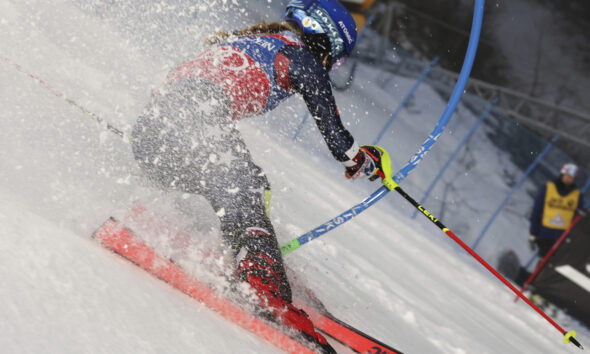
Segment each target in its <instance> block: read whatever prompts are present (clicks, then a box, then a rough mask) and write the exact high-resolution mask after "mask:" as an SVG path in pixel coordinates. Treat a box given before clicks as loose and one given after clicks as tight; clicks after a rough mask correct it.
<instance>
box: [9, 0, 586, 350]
mask: <svg viewBox="0 0 590 354" xmlns="http://www.w3.org/2000/svg"><path fill="white" fill-rule="evenodd" d="M171 3H173V2H171ZM181 3H182V2H181ZM223 6H226V5H225V2H224V3H223ZM208 9H210V8H208ZM0 14H1V15H0V30H1V31H2V33H3V43H7V44H9V45H7V46H3V48H2V50H1V52H0V54H1V55H2V56H3V57H5V58H9V59H10V60H12V62H13V63H16V64H19V65H22V69H23V70H26V71H28V72H30V73H31V74H34V75H36V76H38V77H40V78H42V79H43V80H44V81H45V82H46V83H48V84H50V85H51V86H52V87H54V88H55V89H56V90H57V91H59V92H62V93H64V94H65V95H66V96H68V97H70V98H72V99H73V100H74V101H75V102H76V103H77V104H79V105H81V106H83V107H85V108H87V109H88V110H90V111H92V112H94V113H96V114H98V115H99V116H101V117H104V118H107V120H108V121H109V122H110V123H113V124H114V125H116V126H119V127H121V128H124V129H128V128H129V127H130V125H131V124H132V123H133V120H134V117H135V116H137V115H138V114H139V113H140V112H141V109H142V107H143V104H144V103H145V102H146V101H147V98H148V96H149V92H150V90H151V89H152V88H155V87H158V85H159V84H160V83H161V82H162V80H163V78H164V76H165V74H166V72H167V70H169V69H170V67H171V66H173V65H174V62H173V60H171V57H170V54H169V53H158V52H156V51H154V50H153V49H154V48H152V51H149V48H150V47H149V46H147V45H146V44H145V43H136V42H134V38H127V37H126V34H125V33H121V32H118V31H119V30H118V29H117V27H116V26H114V24H113V23H109V21H107V20H101V19H100V18H99V17H97V16H93V15H91V14H89V13H88V12H83V11H81V10H80V9H79V8H77V7H76V6H74V5H73V4H72V3H71V2H69V1H63V0H62V1H56V2H54V3H53V4H52V5H51V6H49V5H47V4H44V3H43V2H41V1H36V0H28V1H19V2H16V1H1V2H0ZM251 15H252V16H254V14H251ZM163 29H165V28H163ZM153 40H154V41H155V43H157V38H155V39H153ZM187 42H189V41H188V40H187ZM183 48H188V46H187V47H183ZM357 75H358V76H359V77H361V78H362V79H360V80H357V82H356V83H355V85H354V86H353V88H352V89H351V90H350V91H347V92H344V93H338V94H337V100H338V102H339V106H340V109H341V112H342V115H343V120H344V121H345V124H347V126H349V128H350V129H351V131H352V132H353V134H354V135H355V136H356V137H357V138H358V139H359V141H361V143H362V142H365V141H372V139H373V137H374V136H375V133H376V132H377V131H378V130H379V129H380V128H381V127H382V125H383V124H384V122H385V120H386V119H387V118H389V113H388V112H392V111H393V110H394V109H395V107H396V105H397V103H399V100H401V97H403V95H404V93H405V92H406V91H407V89H408V88H409V87H410V86H411V85H412V84H413V82H412V81H411V80H408V79H403V78H392V80H391V81H392V83H391V84H389V85H391V86H386V87H385V88H384V89H381V88H379V87H377V86H375V85H372V84H371V81H372V80H377V77H378V75H379V73H378V72H375V71H374V70H371V69H369V68H360V71H359V73H358V74H357ZM0 80H1V81H2V82H4V83H8V84H5V85H3V86H2V88H1V90H2V91H1V95H0V108H2V109H1V110H0V199H1V200H2V201H3V203H1V204H0V235H1V237H2V239H1V241H0V277H1V278H2V280H3V281H2V283H1V285H0V296H1V298H2V303H3V304H2V306H0V347H1V348H2V351H3V352H7V353H16V352H19V353H45V352H59V353H80V352H87V353H103V352H104V353H163V352H169V353H189V352H191V353H193V352H249V353H273V352H276V349H275V348H274V347H272V346H270V345H269V344H267V343H264V342H262V341H260V340H259V339H258V338H257V337H255V336H254V335H252V334H250V333H248V332H246V331H244V330H242V329H241V328H239V327H237V326H235V325H233V324H231V323H228V322H227V321H225V320H224V319H222V318H221V317H220V316H218V315H217V314H215V313H212V312H210V311H209V310H207V309H206V308H205V307H203V306H202V305H200V304H198V303H196V302H194V301H193V300H191V299H190V298H189V297H187V296H185V295H183V294H180V293H179V292H177V291H175V290H173V289H172V288H171V287H169V286H168V285H166V284H164V283H162V282H160V281H158V280H156V279H154V278H152V277H151V276H149V275H147V274H146V273H144V272H143V271H140V270H138V269H137V268H136V267H134V266H132V265H130V264H128V263H127V262H125V261H123V260H122V259H120V258H118V257H117V256H115V255H113V254H111V253H109V252H106V251H105V250H104V249H103V248H102V247H101V246H99V245H98V244H97V243H96V242H94V241H92V240H91V239H90V238H89V236H90V235H91V233H92V232H93V231H94V230H95V229H96V228H97V227H98V226H99V225H100V224H101V223H102V222H103V221H104V220H105V219H106V218H107V217H108V216H110V215H116V216H120V215H124V214H125V213H126V211H127V210H128V209H129V207H130V206H131V205H132V204H133V202H134V201H136V200H140V201H143V202H145V203H146V204H148V205H151V206H153V207H154V208H155V209H156V210H158V211H160V212H162V213H163V214H166V213H169V215H164V216H165V217H169V218H170V219H172V220H174V221H175V222H178V225H181V226H182V227H186V229H188V230H193V231H195V230H196V234H198V235H201V236H202V237H203V238H205V239H206V242H207V243H211V244H214V243H215V237H216V235H217V224H216V219H215V215H214V213H213V211H212V210H211V208H210V207H208V205H207V204H206V203H205V202H204V201H203V200H202V199H200V198H198V197H197V198H194V197H189V198H186V197H183V196H181V195H179V194H178V193H165V192H162V191H158V190H155V189H153V188H152V187H150V185H149V184H148V183H146V181H145V180H144V179H143V178H142V177H141V174H140V172H139V170H138V168H137V166H136V165H135V163H134V161H133V159H132V157H131V152H130V148H129V146H128V145H126V144H125V143H123V142H121V141H120V139H118V138H117V137H116V136H114V135H112V134H108V133H105V131H104V130H103V129H102V128H101V127H100V126H98V125H97V124H96V122H94V121H92V120H91V119H89V117H88V116H86V115H85V114H83V113H81V112H80V111H79V110H77V109H76V108H75V107H73V106H72V105H71V104H69V103H68V102H67V101H65V100H64V99H62V98H60V97H57V96H56V95H55V94H53V93H51V92H50V91H49V90H48V89H47V88H45V87H43V86H42V85H40V84H39V82H37V81H35V80H33V79H32V78H31V77H29V76H27V75H26V74H24V73H23V72H20V71H18V70H16V69H15V67H14V65H12V64H9V63H6V62H2V61H0ZM392 95H393V97H394V98H393V99H392ZM396 100H397V102H396ZM415 103H416V107H418V108H419V110H420V111H419V112H417V113H416V114H413V115H412V114H409V113H405V115H404V116H401V117H399V118H398V120H397V121H396V122H395V123H394V126H393V131H392V138H390V139H389V140H387V141H385V142H384V143H383V145H384V146H385V147H386V148H387V149H389V150H390V154H391V155H392V158H393V160H394V161H393V163H394V169H395V168H398V167H401V166H402V165H403V164H404V163H405V162H406V161H407V159H408V158H409V156H410V155H411V154H412V153H413V152H414V151H415V150H416V148H417V147H418V146H419V144H420V143H421V142H422V141H423V140H424V138H425V133H424V131H425V130H424V129H418V128H419V127H428V128H427V129H426V130H430V127H431V126H432V125H433V124H434V123H435V121H436V119H438V118H437V117H438V116H439V115H440V113H441V112H442V110H443V109H444V105H445V104H446V102H443V101H441V100H440V98H439V96H438V95H436V94H435V93H434V91H433V90H432V89H430V88H429V87H427V86H423V87H421V88H420V89H419V91H418V94H417V97H416V100H415ZM303 110H304V107H303V105H302V102H301V100H299V99H291V100H289V101H287V102H286V103H285V104H283V106H281V107H280V108H279V109H277V110H276V111H275V112H273V113H272V114H269V115H267V116H265V117H263V118H260V119H251V120H248V121H244V122H240V129H241V131H242V132H243V134H244V137H245V139H246V141H247V143H248V146H249V147H250V149H251V151H252V153H253V156H254V158H255V160H256V161H257V162H258V163H259V164H260V165H261V166H262V167H263V168H264V169H265V171H266V172H267V174H268V176H269V179H270V182H271V184H272V185H273V200H272V218H273V222H274V224H275V226H276V229H277V232H278V234H279V236H278V237H279V241H280V242H284V241H287V240H289V239H291V238H293V237H295V236H298V235H300V234H302V233H303V232H306V231H308V230H309V229H311V228H313V227H315V226H317V225H319V224H321V223H323V222H325V221H327V220H328V219H329V218H331V217H333V216H335V215H337V214H339V213H341V212H342V211H344V210H345V209H347V208H349V207H350V206H352V205H354V204H356V203H358V202H359V201H360V200H362V199H363V198H364V197H366V196H367V195H368V194H369V193H370V192H372V191H373V190H375V189H376V188H377V187H378V184H376V183H369V182H366V181H359V182H356V183H353V182H350V181H346V180H345V179H344V178H343V176H342V174H343V172H342V168H341V166H339V165H338V163H337V162H335V161H334V160H333V159H331V157H330V156H329V155H328V152H327V149H326V147H325V146H324V144H323V142H322V141H321V137H320V136H319V134H318V133H317V131H316V130H315V127H313V124H312V123H311V122H308V124H307V125H306V126H305V127H304V129H303V130H302V133H301V135H300V138H299V140H298V141H296V142H295V141H292V140H291V139H290V137H291V136H292V134H293V133H294V131H295V129H296V127H297V125H298V123H299V121H300V119H302V117H303V112H304V111H303ZM465 116H470V113H469V111H468V110H465V109H464V108H461V107H460V108H459V113H458V114H456V115H455V116H454V117H453V119H461V117H465ZM474 118H475V117H472V119H474ZM467 129H468V127H467V128H466V127H461V126H457V127H456V128H455V134H456V136H455V135H453V134H452V133H449V132H446V133H445V134H444V135H443V136H442V137H441V138H440V140H439V142H438V143H437V144H436V145H435V146H434V148H433V149H434V150H433V152H432V153H431V154H432V155H434V156H445V155H444V153H445V152H446V153H447V155H448V153H450V151H452V150H453V149H454V147H455V146H456V143H457V141H458V140H459V139H460V138H461V137H462V136H463V135H462V134H461V130H464V131H466V130H467ZM463 133H464V132H463ZM481 134H484V133H481ZM485 148H487V149H489V150H490V151H489V155H490V159H489V161H488V163H489V165H490V167H489V170H490V171H493V170H494V167H495V166H496V165H502V166H504V164H507V162H506V159H505V158H503V157H502V154H498V153H495V152H494V151H493V148H492V147H491V146H487V147H484V150H485ZM429 157H430V158H429ZM429 157H427V158H426V159H425V161H424V162H422V163H421V165H420V166H418V168H417V170H416V171H415V172H414V174H413V175H411V176H410V177H409V178H408V179H407V180H406V181H404V183H403V186H404V188H405V189H407V190H408V192H410V194H411V195H415V197H416V198H418V197H419V196H420V195H421V194H416V193H418V192H421V191H422V190H421V189H420V188H419V186H422V185H424V184H427V183H429V182H430V180H431V178H432V177H433V176H434V174H436V172H437V171H438V168H440V161H439V160H438V159H437V158H432V156H429ZM511 168H512V167H511ZM485 178H486V180H485V182H486V184H494V185H500V184H502V183H503V181H502V179H501V177H500V176H497V175H495V174H493V173H491V174H487V175H486V176H485ZM465 179H466V184H465V187H466V188H477V187H478V186H479V188H480V187H481V183H477V181H474V180H473V179H476V176H467V177H465ZM468 180H470V181H468ZM480 182H481V181H480ZM483 189H485V188H483ZM390 194H391V195H389V196H387V197H386V198H384V200H383V201H381V202H379V203H378V204H377V205H376V206H374V207H372V208H371V209H369V210H367V211H366V212H365V213H363V214H362V215H360V216H358V217H356V218H355V219H354V220H353V221H350V222H348V223H347V224H346V225H343V226H341V227H339V228H338V229H336V230H335V231H332V232H330V234H328V235H325V236H324V237H322V238H320V239H319V240H316V241H314V242H311V243H310V244H309V245H306V246H304V247H303V248H302V249H301V250H298V251H296V252H295V253H293V254H291V255H288V256H286V257H285V261H286V263H287V264H288V266H289V267H290V268H292V269H293V270H294V271H295V272H296V273H297V274H298V275H299V276H300V277H301V279H303V281H304V282H305V283H306V284H307V285H308V286H309V287H311V288H312V289H313V290H314V291H315V292H316V293H317V295H318V296H319V298H320V299H321V300H322V301H323V302H324V303H325V304H326V305H327V306H328V309H329V310H330V311H331V312H333V313H334V314H335V315H336V316H338V317H340V318H341V319H343V320H345V321H347V322H349V323H350V324H352V325H354V326H356V327H358V328H359V329H361V330H363V331H365V332H366V333H369V334H371V335H372V336H374V337H376V338H378V339H380V340H382V341H384V342H386V343H389V344H391V345H393V346H394V347H396V348H399V349H400V350H402V351H404V352H406V353H453V354H459V353H567V352H577V349H576V348H574V347H573V346H571V345H569V346H564V345H563V344H562V343H561V335H560V334H559V333H558V332H557V331H556V330H555V329H554V328H553V327H552V326H551V325H550V324H548V323H547V322H545V320H543V319H542V318H541V317H540V316H538V315H537V314H536V313H535V312H534V311H533V310H531V309H530V308H528V306H527V305H526V304H524V303H523V302H522V301H521V302H519V303H518V304H514V303H513V302H512V299H513V294H512V293H511V292H510V291H509V290H508V289H506V288H505V287H504V286H503V285H502V284H501V283H500V282H498V281H497V280H496V279H494V278H493V277H491V275H489V274H488V273H487V272H486V271H485V270H483V269H482V268H481V266H480V265H479V264H477V263H476V262H475V261H474V260H472V259H471V258H470V257H469V256H467V255H465V254H464V252H463V251H462V250H460V249H458V246H457V245H455V244H454V243H453V242H452V241H451V240H450V239H448V238H447V236H446V235H444V234H442V233H441V232H440V230H438V229H436V228H435V227H433V226H431V225H429V224H428V223H427V222H425V221H423V220H421V219H416V220H412V219H410V218H409V217H408V215H410V213H411V210H412V209H411V208H408V206H407V205H406V204H407V203H405V201H403V200H402V199H401V198H400V197H399V196H398V195H397V194H395V193H390ZM498 198H500V197H498ZM482 203H484V202H482ZM485 203H486V205H487V204H488V203H489V206H488V208H489V209H493V207H495V205H497V203H495V202H494V201H493V200H492V201H490V200H487V201H485ZM179 208H180V209H182V208H185V212H181V213H179V212H178V209H179ZM191 213H192V214H191ZM188 215H191V216H188ZM192 215H194V217H193V216H192ZM497 223H500V221H497ZM522 225H523V223H522V222H521V221H520V222H519V223H517V224H514V223H513V224H510V225H507V226H502V227H506V228H508V230H510V229H512V230H513V229H514V228H515V227H522ZM449 226H450V227H451V228H452V227H453V226H452V225H449ZM179 227H180V226H179ZM557 320H558V322H559V323H560V324H561V325H562V326H564V327H567V329H568V330H569V329H576V330H578V333H579V337H578V338H579V340H580V341H581V342H582V343H583V344H585V343H588V342H589V341H588V338H590V336H589V335H588V334H589V333H588V331H587V330H586V329H584V328H583V327H581V326H580V325H579V324H577V323H576V322H575V321H573V320H571V319H570V318H567V317H563V316H562V317H560V318H558V319H557ZM570 327H571V328H570Z"/></svg>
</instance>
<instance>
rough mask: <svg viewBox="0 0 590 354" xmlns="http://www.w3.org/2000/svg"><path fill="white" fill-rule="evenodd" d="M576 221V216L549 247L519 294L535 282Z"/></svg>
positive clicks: (577, 217)
mask: <svg viewBox="0 0 590 354" xmlns="http://www.w3.org/2000/svg"><path fill="white" fill-rule="evenodd" d="M578 221H580V216H579V215H576V217H575V218H574V220H572V222H571V224H570V226H569V227H568V228H567V229H566V230H565V231H564V232H563V233H562V234H561V236H559V238H558V239H557V241H555V243H554V244H553V246H551V249H550V250H549V252H547V254H546V255H545V257H543V259H542V260H541V262H539V264H537V267H536V268H535V271H534V272H533V274H531V275H530V276H529V277H528V279H527V280H526V281H525V282H524V284H523V285H522V287H521V288H520V292H521V293H522V292H523V291H525V290H526V288H527V287H528V286H529V284H530V283H532V282H533V280H535V278H536V277H537V275H539V273H540V272H541V269H543V267H544V266H545V263H547V262H548V261H549V258H551V256H552V255H553V253H555V251H557V249H558V248H559V246H560V245H561V243H562V242H563V241H564V240H565V238H566V237H567V235H569V233H570V231H572V229H573V228H574V226H576V224H577V223H578ZM518 298H519V297H518V296H517V297H515V298H514V302H517V301H518Z"/></svg>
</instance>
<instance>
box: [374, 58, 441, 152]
mask: <svg viewBox="0 0 590 354" xmlns="http://www.w3.org/2000/svg"><path fill="white" fill-rule="evenodd" d="M436 63H438V57H436V58H434V60H432V62H431V63H430V65H428V67H427V68H426V70H424V72H422V75H420V77H419V78H418V80H416V83H415V84H414V86H413V87H412V88H411V89H410V91H409V92H408V93H407V94H406V96H405V97H404V99H403V100H402V102H401V103H400V104H399V106H398V107H397V109H396V110H395V112H393V114H392V115H391V117H390V118H389V120H388V121H387V123H386V124H385V126H384V127H383V129H381V132H379V134H378V135H377V137H376V138H375V141H373V145H377V144H378V143H379V140H381V138H382V137H383V135H384V134H385V132H386V131H387V129H389V126H390V125H391V123H392V122H393V120H394V119H395V118H396V117H397V115H398V114H399V112H401V110H402V109H403V108H404V107H405V106H406V104H408V101H409V100H410V99H411V98H412V96H413V95H414V93H415V92H416V90H417V89H418V86H420V84H421V83H422V81H424V79H425V78H426V75H428V73H429V72H430V70H432V68H433V67H434V66H435V65H436Z"/></svg>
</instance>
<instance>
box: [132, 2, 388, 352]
mask: <svg viewBox="0 0 590 354" xmlns="http://www.w3.org/2000/svg"><path fill="white" fill-rule="evenodd" d="M356 35H357V32H356V25H355V22H354V20H353V18H352V16H351V15H350V13H349V12H348V11H347V10H346V9H345V8H344V7H343V6H342V5H341V4H340V3H339V2H338V1H337V0H293V1H291V2H290V3H289V4H288V5H287V8H286V12H285V14H284V17H283V21H282V22H280V23H270V24H267V23H264V22H261V23H259V24H257V25H255V26H252V27H251V28H247V29H244V30H238V31H234V32H232V33H231V34H230V33H216V34H214V35H213V36H211V37H210V38H209V40H208V44H209V45H210V46H209V47H207V49H206V50H205V51H203V52H202V53H200V54H198V55H197V56H196V58H194V59H193V60H190V61H188V62H186V63H184V64H182V65H180V66H179V67H178V68H176V69H175V70H173V71H172V72H171V73H170V74H169V76H168V78H167V81H166V84H165V86H164V87H163V88H162V89H161V90H160V91H159V92H158V93H157V94H155V95H153V97H152V100H151V102H150V103H149V105H148V106H147V107H146V109H145V111H144V113H143V114H142V115H141V116H140V117H139V118H138V120H137V123H136V124H135V126H134V129H133V133H132V138H133V152H134V155H135V158H136V159H137V161H138V163H139V165H140V166H141V168H142V169H143V170H144V171H145V173H146V174H147V176H148V177H149V178H150V179H151V180H153V181H155V182H156V183H157V184H158V185H159V186H161V187H163V188H171V189H175V190H180V191H183V192H186V193H195V194H200V195H202V196H204V197H205V198H206V199H207V200H208V201H209V203H210V204H211V206H212V207H213V209H214V211H215V212H216V214H217V215H218V216H219V218H220V221H221V230H222V233H223V238H224V241H225V242H226V243H227V244H228V245H229V246H230V247H231V249H232V251H233V254H234V258H235V262H236V268H237V270H236V273H237V275H238V276H239V279H240V280H243V281H246V282H248V283H249V284H250V286H251V287H252V288H253V289H254V291H255V292H256V294H257V297H258V299H259V305H260V306H262V307H264V308H265V309H267V311H268V313H269V314H270V315H271V316H273V317H274V318H276V319H277V320H278V321H280V322H282V323H283V324H285V325H287V326H289V327H291V328H294V329H296V330H298V331H299V332H300V333H301V334H302V335H303V336H304V337H306V338H307V339H309V340H312V341H314V342H315V343H318V344H320V345H321V346H322V347H323V349H324V350H325V351H330V350H332V349H331V347H330V346H329V344H328V343H327V341H326V339H325V338H324V337H323V336H322V335H321V334H320V333H318V332H316V331H315V329H314V327H313V324H312V322H311V321H310V320H309V319H308V317H307V316H306V315H305V313H304V312H303V311H302V310H299V309H297V308H295V307H294V306H293V305H292V304H291V289H290V286H289V282H288V279H287V276H286V274H285V270H284V267H283V261H282V257H281V252H280V248H279V244H278V242H277V238H276V235H275V232H274V229H273V226H272V224H271V221H270V219H269V217H268V215H267V211H268V210H267V205H268V200H269V196H270V185H269V183H268V181H267V178H266V176H265V174H264V172H263V171H262V169H261V168H260V167H259V166H257V165H256V164H255V163H254V162H253V161H252V158H251V156H250V152H249V151H248V148H247V147H246V145H245V143H244V141H243V140H242V137H241V135H240V132H239V131H238V130H237V129H236V124H235V121H236V120H238V119H241V118H245V117H248V116H255V115H260V114H262V113H264V112H267V111H270V110H272V109H273V108H275V107H276V106H277V105H278V104H279V103H280V102H281V101H283V100H284V99H285V98H287V97H289V96H292V95H293V94H295V93H297V94H299V95H301V97H302V98H303V100H304V101H305V103H306V105H307V107H308V109H309V111H310V113H311V115H312V116H313V117H314V120H315V122H316V124H317V126H318V128H319V130H320V132H321V134H322V135H323V138H324V140H325V142H326V144H327V146H328V148H329V150H330V151H331V153H332V155H333V156H334V158H335V159H336V160H337V161H339V162H341V163H342V165H343V167H344V169H345V176H346V177H347V178H350V179H356V178H359V177H368V178H370V179H371V180H374V179H376V178H377V173H378V172H379V171H380V170H379V168H380V166H381V165H380V163H381V161H380V159H381V151H380V150H378V149H376V148H374V147H372V146H364V147H359V145H358V144H357V143H356V142H355V140H354V138H353V137H352V135H351V134H350V132H349V131H348V130H347V129H346V128H344V126H343V124H342V122H341V119H340V115H339V113H338V109H337V107H336V103H335V99H334V96H333V95H332V90H331V86H330V81H329V76H328V72H329V71H330V69H331V68H332V67H333V66H335V65H336V64H337V63H339V62H341V61H342V60H344V59H345V58H346V57H347V56H349V55H350V54H351V53H352V50H353V48H354V45H355V41H356ZM380 175H381V176H382V174H380Z"/></svg>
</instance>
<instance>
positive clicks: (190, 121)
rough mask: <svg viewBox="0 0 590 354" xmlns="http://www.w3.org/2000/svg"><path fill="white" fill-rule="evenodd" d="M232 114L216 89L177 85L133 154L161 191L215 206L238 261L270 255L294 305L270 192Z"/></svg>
mask: <svg viewBox="0 0 590 354" xmlns="http://www.w3.org/2000/svg"><path fill="white" fill-rule="evenodd" d="M187 97H188V98H192V97H196V98H197V100H194V99H187ZM228 107H229V103H228V102H227V99H226V98H225V95H224V94H223V92H222V91H220V90H219V88H217V87H215V86H214V85H210V84H208V83H206V82H203V81H201V80H192V79H188V80H183V82H180V83H178V84H176V85H172V86H171V87H169V90H168V91H167V93H166V94H165V95H162V96H156V97H155V98H154V102H153V103H152V105H151V106H150V107H149V109H148V110H146V112H145V113H144V115H143V116H142V117H140V118H139V120H138V123H137V124H136V126H135V127H134V131H133V135H132V136H133V151H134V153H135V156H136V159H137V160H138V162H139V164H140V166H141V167H142V168H143V170H144V171H145V172H146V174H147V175H148V176H149V177H150V179H151V180H153V181H155V182H156V183H157V184H158V185H160V186H162V187H165V188H172V189H176V190H181V191H183V192H187V193H195V194H200V195H202V196H204V197H205V198H206V199H207V200H208V201H209V203H210V204H211V206H212V207H213V209H214V211H215V212H216V214H217V215H218V216H219V218H220V221H221V229H222V233H223V235H224V241H225V242H226V243H227V244H228V245H229V246H231V248H232V249H233V251H234V256H235V257H238V256H240V257H243V256H244V252H246V254H265V255H268V256H269V257H270V258H271V259H272V261H273V271H274V272H275V273H276V274H278V275H279V278H280V282H279V284H280V286H279V287H280V294H281V297H283V298H284V299H285V300H286V301H288V302H290V301H291V290H290V286H289V282H288V279H287V276H286V273H285V271H284V267H283V261H282V256H281V253H280V248H279V244H278V242H277V239H276V234H275V232H274V229H273V227H272V224H271V221H270V219H269V217H268V214H267V210H266V204H267V203H266V200H267V196H268V192H269V191H270V185H269V183H268V180H267V178H266V176H265V175H264V173H263V172H262V169H261V168H260V167H259V166H257V165H256V164H254V162H253V161H252V158H251V155H250V152H249V151H248V148H247V147H246V144H245V143H244V141H243V140H242V137H241V135H240V133H239V131H238V130H237V129H236V127H235V122H233V121H232V120H231V116H230V114H229V108H228ZM253 229H260V230H264V231H263V232H253V231H252V230H253ZM240 252H242V253H240ZM236 260H237V262H236V263H239V259H237V258H236Z"/></svg>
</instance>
